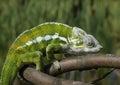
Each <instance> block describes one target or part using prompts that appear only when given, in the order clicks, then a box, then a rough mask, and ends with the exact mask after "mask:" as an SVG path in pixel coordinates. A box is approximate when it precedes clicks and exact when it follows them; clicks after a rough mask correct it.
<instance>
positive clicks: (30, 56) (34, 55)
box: [17, 51, 42, 71]
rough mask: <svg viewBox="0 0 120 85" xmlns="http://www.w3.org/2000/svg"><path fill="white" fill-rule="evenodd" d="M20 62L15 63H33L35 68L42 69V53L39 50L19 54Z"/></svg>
mask: <svg viewBox="0 0 120 85" xmlns="http://www.w3.org/2000/svg"><path fill="white" fill-rule="evenodd" d="M18 61H20V62H18V63H17V65H18V66H20V65H21V64H22V63H23V64H24V63H34V64H36V70H39V71H42V65H41V64H42V53H41V52H40V51H35V52H30V53H25V54H22V55H20V59H19V60H18Z"/></svg>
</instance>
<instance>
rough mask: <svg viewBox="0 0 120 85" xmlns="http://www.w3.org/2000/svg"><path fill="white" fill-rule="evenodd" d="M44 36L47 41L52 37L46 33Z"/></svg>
mask: <svg viewBox="0 0 120 85" xmlns="http://www.w3.org/2000/svg"><path fill="white" fill-rule="evenodd" d="M44 38H45V40H46V41H48V40H51V39H52V37H51V35H46V36H45V37H44Z"/></svg>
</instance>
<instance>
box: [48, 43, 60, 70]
mask: <svg viewBox="0 0 120 85" xmlns="http://www.w3.org/2000/svg"><path fill="white" fill-rule="evenodd" d="M60 51H61V52H62V46H61V45H60V44H49V45H48V46H47V48H46V59H47V61H48V62H51V61H52V60H54V59H56V58H55V56H54V54H55V53H60ZM53 65H54V67H55V68H56V69H60V64H59V61H58V60H57V59H56V61H54V62H53Z"/></svg>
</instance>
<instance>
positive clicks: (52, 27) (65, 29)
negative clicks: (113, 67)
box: [1, 22, 102, 85]
mask: <svg viewBox="0 0 120 85" xmlns="http://www.w3.org/2000/svg"><path fill="white" fill-rule="evenodd" d="M101 48H102V46H101V45H100V44H99V42H98V40H96V39H95V37H93V36H92V35H90V34H87V33H86V32H85V31H84V30H83V29H81V28H78V27H72V26H69V25H67V24H63V23H58V22H45V23H43V24H40V25H38V26H35V27H33V28H32V29H29V30H26V31H24V32H23V33H21V34H20V35H19V36H18V37H17V38H16V40H15V41H14V42H13V44H12V45H11V46H10V48H9V50H8V54H7V57H6V60H5V63H4V66H3V69H2V72H1V85H12V84H13V81H14V79H15V77H16V76H17V73H18V72H19V70H20V68H21V66H23V65H24V64H29V63H34V64H35V65H36V70H38V71H43V68H44V66H45V65H46V64H48V63H50V62H53V63H54V62H56V63H54V64H55V66H56V67H58V68H60V65H59V61H57V59H56V58H55V55H54V54H63V55H64V54H77V55H81V54H84V53H85V54H86V53H94V52H98V51H99V50H100V49H101Z"/></svg>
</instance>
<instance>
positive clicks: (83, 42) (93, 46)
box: [68, 27, 102, 54]
mask: <svg viewBox="0 0 120 85" xmlns="http://www.w3.org/2000/svg"><path fill="white" fill-rule="evenodd" d="M68 41H69V44H70V50H69V53H80V54H81V53H93V52H98V51H99V50H100V49H101V48H102V46H101V45H100V44H99V42H98V41H97V40H96V39H95V38H94V37H93V36H92V35H90V34H87V33H86V32H85V31H84V30H82V29H80V28H78V27H73V35H72V36H71V37H69V38H68Z"/></svg>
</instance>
